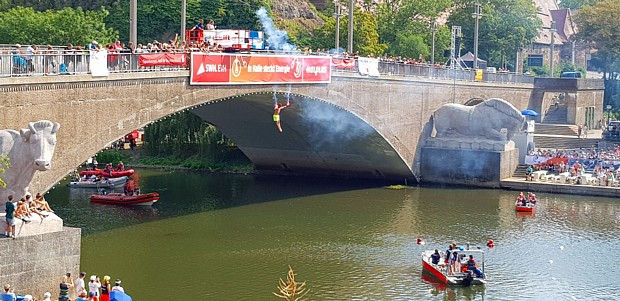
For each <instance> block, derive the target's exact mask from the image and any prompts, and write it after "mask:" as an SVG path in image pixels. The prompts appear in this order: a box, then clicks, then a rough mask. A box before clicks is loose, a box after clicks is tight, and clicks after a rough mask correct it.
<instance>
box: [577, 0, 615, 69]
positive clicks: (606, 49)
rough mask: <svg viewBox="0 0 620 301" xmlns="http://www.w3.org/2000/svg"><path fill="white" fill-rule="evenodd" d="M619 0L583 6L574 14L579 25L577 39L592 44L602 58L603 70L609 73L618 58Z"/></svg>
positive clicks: (608, 0) (607, 0)
mask: <svg viewBox="0 0 620 301" xmlns="http://www.w3.org/2000/svg"><path fill="white" fill-rule="evenodd" d="M618 11H620V1H617V0H606V1H603V2H599V3H597V4H596V5H594V6H585V7H583V8H582V9H581V10H580V11H579V12H578V13H577V16H576V23H577V26H578V27H579V32H578V34H577V37H578V39H580V40H582V41H584V42H586V43H590V44H592V46H593V47H594V48H596V49H597V56H598V58H599V59H601V60H602V65H603V66H604V68H605V69H604V70H603V71H604V72H605V73H609V72H610V71H611V70H610V68H611V67H612V66H613V64H614V63H615V62H618V61H619V60H620V32H619V31H618V28H620V27H619V26H620V18H618V17H617V16H616V14H617V12H618Z"/></svg>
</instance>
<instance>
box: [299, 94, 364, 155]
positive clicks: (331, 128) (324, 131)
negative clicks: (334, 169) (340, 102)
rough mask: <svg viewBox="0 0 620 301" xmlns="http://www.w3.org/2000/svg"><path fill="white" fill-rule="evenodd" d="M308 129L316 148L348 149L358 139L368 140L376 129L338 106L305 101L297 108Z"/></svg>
mask: <svg viewBox="0 0 620 301" xmlns="http://www.w3.org/2000/svg"><path fill="white" fill-rule="evenodd" d="M297 107H298V108H299V110H300V116H301V119H302V122H303V124H304V126H305V127H306V128H308V140H309V142H310V143H311V144H312V145H313V146H314V147H315V148H321V147H322V146H333V147H346V146H347V144H348V143H349V142H351V141H353V140H356V139H366V138H367V136H369V135H371V134H372V133H373V132H374V129H373V128H372V127H371V126H369V125H368V124H367V123H365V122H363V121H362V120H360V119H359V118H358V117H357V116H355V115H353V114H351V113H350V112H347V111H345V110H343V109H340V108H338V107H336V106H333V105H329V104H325V103H322V102H318V101H304V102H301V103H299V105H298V106H297Z"/></svg>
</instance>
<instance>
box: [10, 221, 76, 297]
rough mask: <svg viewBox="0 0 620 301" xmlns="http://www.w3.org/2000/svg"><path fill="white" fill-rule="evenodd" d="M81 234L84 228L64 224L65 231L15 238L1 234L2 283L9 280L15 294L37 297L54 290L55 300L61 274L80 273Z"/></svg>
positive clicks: (27, 225) (25, 226) (26, 225)
mask: <svg viewBox="0 0 620 301" xmlns="http://www.w3.org/2000/svg"><path fill="white" fill-rule="evenodd" d="M3 220H4V218H3ZM32 223H34V221H33V222H32ZM32 223H31V224H32ZM1 224H2V226H3V227H4V223H1ZM29 226H30V224H25V225H24V226H23V227H24V228H27V227H29ZM17 227H18V228H17V229H16V230H17V232H18V233H19V230H20V229H19V227H20V226H17ZM80 236H81V229H78V228H69V227H64V228H63V230H62V231H56V232H49V233H44V234H34V235H29V236H21V235H18V236H17V238H16V239H11V238H4V236H2V237H0V284H1V285H2V286H4V284H10V285H11V287H12V288H13V289H14V290H15V293H16V294H19V295H26V294H30V295H33V296H34V297H35V298H36V299H37V300H41V299H43V298H42V297H43V294H44V293H45V292H51V293H52V300H56V299H55V298H58V285H59V284H60V281H61V279H62V276H63V275H65V274H66V273H67V272H71V273H72V274H73V275H78V273H79V268H80V243H81V237H80Z"/></svg>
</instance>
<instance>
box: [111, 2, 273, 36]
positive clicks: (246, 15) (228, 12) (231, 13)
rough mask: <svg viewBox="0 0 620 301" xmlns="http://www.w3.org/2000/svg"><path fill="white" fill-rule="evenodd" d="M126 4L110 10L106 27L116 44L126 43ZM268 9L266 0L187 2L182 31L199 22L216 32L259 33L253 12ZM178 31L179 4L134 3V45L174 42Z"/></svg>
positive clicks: (116, 5)
mask: <svg viewBox="0 0 620 301" xmlns="http://www.w3.org/2000/svg"><path fill="white" fill-rule="evenodd" d="M129 1H130V0H118V1H117V2H115V3H114V4H113V6H112V7H111V8H110V15H109V16H108V17H107V18H106V20H105V21H106V24H108V25H109V26H111V27H113V28H116V29H118V30H119V33H120V36H119V38H120V40H121V41H127V40H129V17H128V16H129ZM261 6H265V7H268V1H267V0H246V1H225V0H213V1H208V0H187V17H186V21H187V24H186V26H185V28H186V29H191V28H192V27H193V26H194V25H195V24H196V23H198V21H199V20H200V19H204V20H205V22H207V21H208V20H210V19H213V21H214V22H215V24H216V25H217V27H218V28H220V29H224V28H243V29H254V30H260V29H261V26H260V24H258V18H257V17H256V11H257V10H258V9H259V8H260V7H261ZM180 27H181V0H170V1H165V0H154V1H138V41H139V42H144V43H146V42H151V41H153V40H159V41H162V40H164V41H166V40H169V39H172V38H174V36H175V35H176V34H180V33H179V30H180V29H179V28H180Z"/></svg>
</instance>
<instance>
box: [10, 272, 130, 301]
mask: <svg viewBox="0 0 620 301" xmlns="http://www.w3.org/2000/svg"><path fill="white" fill-rule="evenodd" d="M85 279H86V273H85V272H81V273H80V276H79V277H78V279H76V280H75V281H74V280H73V276H72V275H71V273H67V274H66V275H64V276H63V277H62V280H61V282H60V285H59V292H58V300H59V301H69V300H76V301H110V295H115V294H118V295H125V289H124V288H123V287H122V286H121V280H120V279H116V281H115V282H114V285H111V283H110V276H107V275H106V276H104V277H103V280H100V279H99V277H98V276H97V275H91V276H90V280H89V282H86V280H85ZM51 296H52V294H51V293H50V292H45V293H44V294H43V301H50V300H51ZM0 300H2V301H16V300H24V301H33V300H37V299H36V298H34V297H33V296H32V295H30V294H26V295H19V294H16V293H15V291H14V289H13V288H12V287H11V285H10V284H5V285H4V290H3V291H2V293H0ZM116 300H121V299H120V298H116ZM123 300H125V299H123Z"/></svg>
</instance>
